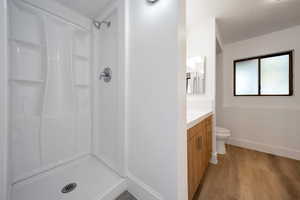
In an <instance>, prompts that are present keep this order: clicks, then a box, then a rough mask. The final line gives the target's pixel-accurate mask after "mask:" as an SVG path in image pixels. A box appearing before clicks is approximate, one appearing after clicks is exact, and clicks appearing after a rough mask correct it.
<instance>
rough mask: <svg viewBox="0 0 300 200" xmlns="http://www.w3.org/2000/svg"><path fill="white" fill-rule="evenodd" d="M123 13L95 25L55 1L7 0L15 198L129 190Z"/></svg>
mask: <svg viewBox="0 0 300 200" xmlns="http://www.w3.org/2000/svg"><path fill="white" fill-rule="evenodd" d="M99 14H101V13H99ZM120 15H123V9H122V5H121V4H119V3H118V1H117V3H115V4H113V5H110V6H109V7H107V9H106V10H105V13H103V16H102V17H99V18H98V19H95V20H94V23H93V20H92V19H89V18H87V17H84V16H82V15H79V14H78V13H76V12H74V11H72V10H70V9H68V8H65V7H63V6H61V5H60V4H57V3H55V2H43V1H36V0H10V1H8V19H9V20H8V26H9V32H8V39H9V40H8V50H9V52H8V54H9V59H8V64H9V72H8V76H9V83H8V92H9V126H8V129H9V139H8V141H9V143H8V146H9V164H8V166H9V176H8V179H9V180H8V182H9V185H8V187H9V191H10V192H9V195H10V199H11V200H41V199H43V200H54V199H70V200H71V199H72V200H75V199H78V200H79V199H87V200H89V199H91V200H92V199H112V198H114V197H116V196H117V195H118V194H120V193H121V192H122V191H124V190H125V186H126V183H125V179H124V178H123V176H124V173H125V172H124V171H125V170H124V168H125V166H124V163H125V160H124V159H125V156H124V144H125V133H124V102H125V101H124V89H125V88H124V86H123V85H124V80H125V79H124V74H125V73H124V72H125V70H124V67H123V66H124V65H122V64H123V63H124V58H123V51H122V49H123V42H122V41H123V37H124V34H123V33H124V32H123V30H124V28H123V27H124V24H123V21H122V20H121V17H119V16H120ZM95 22H98V23H99V24H100V26H99V24H98V26H97V23H95ZM101 22H105V23H101ZM95 25H96V26H95ZM105 69H106V70H108V71H105ZM108 72H109V74H108ZM100 75H102V76H101V77H100ZM103 76H111V79H110V80H108V79H105V77H103ZM104 79H105V80H104Z"/></svg>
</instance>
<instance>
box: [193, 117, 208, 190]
mask: <svg viewBox="0 0 300 200" xmlns="http://www.w3.org/2000/svg"><path fill="white" fill-rule="evenodd" d="M204 141H205V126H204V124H203V123H202V122H201V123H200V124H198V133H197V136H196V146H195V148H196V149H197V150H196V151H197V158H196V159H197V172H196V174H197V186H198V185H199V184H200V182H201V180H202V177H203V175H204V171H205V168H206V165H205V144H204Z"/></svg>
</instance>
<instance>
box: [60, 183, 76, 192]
mask: <svg viewBox="0 0 300 200" xmlns="http://www.w3.org/2000/svg"><path fill="white" fill-rule="evenodd" d="M76 187H77V184H76V183H69V184H68V185H65V186H64V187H63V188H62V189H61V192H62V193H64V194H65V193H69V192H72V191H73V190H75V188H76Z"/></svg>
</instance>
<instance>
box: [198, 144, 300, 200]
mask: <svg viewBox="0 0 300 200" xmlns="http://www.w3.org/2000/svg"><path fill="white" fill-rule="evenodd" d="M218 158H219V163H218V165H212V164H210V166H209V167H208V169H207V171H206V175H205V177H204V180H203V184H202V185H201V186H200V187H199V189H198V194H196V196H195V198H194V199H195V200H300V161H295V160H291V159H287V158H283V157H278V156H274V155H270V154H265V153H261V152H257V151H252V150H248V149H243V148H238V147H234V146H229V145H228V146H227V154H226V155H225V156H219V157H218Z"/></svg>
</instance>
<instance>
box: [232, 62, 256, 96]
mask: <svg viewBox="0 0 300 200" xmlns="http://www.w3.org/2000/svg"><path fill="white" fill-rule="evenodd" d="M235 92H236V95H257V94H258V59H253V60H247V61H241V62H237V63H236V68H235Z"/></svg>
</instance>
